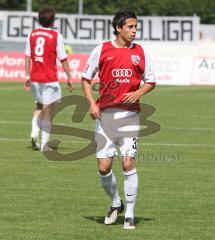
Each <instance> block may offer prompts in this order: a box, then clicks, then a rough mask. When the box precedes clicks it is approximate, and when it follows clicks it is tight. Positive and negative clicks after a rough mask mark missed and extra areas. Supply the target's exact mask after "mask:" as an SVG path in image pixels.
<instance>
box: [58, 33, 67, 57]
mask: <svg viewBox="0 0 215 240" xmlns="http://www.w3.org/2000/svg"><path fill="white" fill-rule="evenodd" d="M57 57H58V59H59V60H64V59H66V58H67V53H66V50H65V47H64V40H63V37H62V35H61V34H60V33H58V36H57Z"/></svg>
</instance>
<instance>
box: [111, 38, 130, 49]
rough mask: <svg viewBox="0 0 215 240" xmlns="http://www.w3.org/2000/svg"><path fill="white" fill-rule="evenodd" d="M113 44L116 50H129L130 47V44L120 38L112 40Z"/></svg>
mask: <svg viewBox="0 0 215 240" xmlns="http://www.w3.org/2000/svg"><path fill="white" fill-rule="evenodd" d="M114 44H115V46H116V47H117V48H129V47H130V45H131V42H125V41H123V39H121V38H116V39H115V40H114Z"/></svg>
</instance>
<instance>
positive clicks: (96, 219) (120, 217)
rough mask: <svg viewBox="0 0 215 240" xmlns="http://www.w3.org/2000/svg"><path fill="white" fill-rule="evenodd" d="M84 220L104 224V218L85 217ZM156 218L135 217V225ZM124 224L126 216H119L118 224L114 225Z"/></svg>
mask: <svg viewBox="0 0 215 240" xmlns="http://www.w3.org/2000/svg"><path fill="white" fill-rule="evenodd" d="M84 218H86V219H88V220H91V221H94V222H97V223H99V224H104V216H84ZM154 220H155V219H154V218H147V217H135V218H134V221H135V224H136V225H138V224H139V223H140V222H148V221H154ZM123 223H124V216H118V218H117V221H116V223H114V225H122V224H123Z"/></svg>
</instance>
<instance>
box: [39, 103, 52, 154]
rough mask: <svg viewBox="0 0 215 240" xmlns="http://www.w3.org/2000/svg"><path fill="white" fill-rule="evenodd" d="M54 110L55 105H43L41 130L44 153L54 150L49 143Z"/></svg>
mask: <svg viewBox="0 0 215 240" xmlns="http://www.w3.org/2000/svg"><path fill="white" fill-rule="evenodd" d="M52 109H53V104H49V105H46V104H45V105H43V111H42V121H41V129H42V135H41V150H42V151H49V150H52V149H51V148H50V147H49V146H48V142H49V140H50V134H51V127H52V121H51V114H52Z"/></svg>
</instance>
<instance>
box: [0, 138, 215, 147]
mask: <svg viewBox="0 0 215 240" xmlns="http://www.w3.org/2000/svg"><path fill="white" fill-rule="evenodd" d="M0 141H2V142H4V141H5V142H7V141H8V142H10V141H11V142H29V139H24V138H4V137H0ZM62 142H65V143H78V144H80V143H88V142H89V140H86V141H68V140H62ZM139 144H140V145H145V146H175V147H215V144H199V143H149V142H140V143H139Z"/></svg>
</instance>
